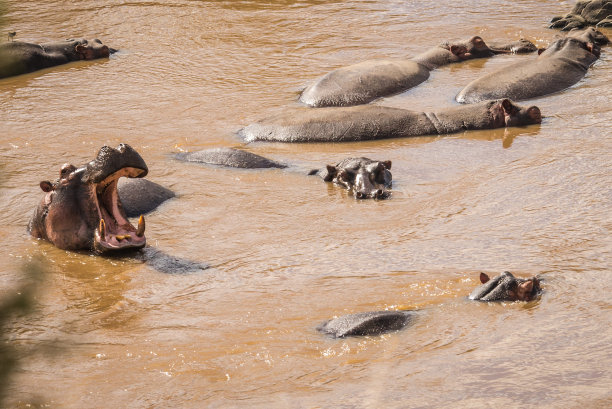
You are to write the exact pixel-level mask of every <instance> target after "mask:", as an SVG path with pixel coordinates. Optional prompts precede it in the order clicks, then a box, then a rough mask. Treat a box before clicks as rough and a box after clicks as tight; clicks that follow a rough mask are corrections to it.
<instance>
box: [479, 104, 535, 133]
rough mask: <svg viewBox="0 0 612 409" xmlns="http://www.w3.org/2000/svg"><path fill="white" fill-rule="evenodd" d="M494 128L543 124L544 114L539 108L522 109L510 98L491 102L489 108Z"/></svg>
mask: <svg viewBox="0 0 612 409" xmlns="http://www.w3.org/2000/svg"><path fill="white" fill-rule="evenodd" d="M489 112H490V114H491V119H492V121H493V124H494V128H503V127H508V126H524V125H533V124H539V123H542V114H541V112H540V108H538V107H537V106H535V105H534V106H530V107H529V108H522V107H520V106H518V105H515V104H514V103H513V102H512V101H510V100H509V99H508V98H504V99H500V100H497V101H491V107H490V108H489Z"/></svg>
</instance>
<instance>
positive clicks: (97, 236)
mask: <svg viewBox="0 0 612 409" xmlns="http://www.w3.org/2000/svg"><path fill="white" fill-rule="evenodd" d="M147 173H148V169H147V165H146V163H145V161H144V160H143V159H142V157H141V156H140V155H139V154H138V153H137V152H136V151H135V150H134V149H133V148H132V147H130V146H129V145H126V144H121V145H119V146H118V147H117V148H116V149H114V148H111V147H108V146H103V147H102V148H101V149H100V151H99V152H98V155H97V156H96V158H95V159H94V160H93V161H91V162H89V163H88V164H87V165H85V166H83V167H81V168H76V167H75V166H73V165H71V164H65V165H63V166H62V168H61V170H60V175H59V179H58V180H57V181H56V182H54V183H52V182H49V181H43V182H40V187H41V189H42V190H43V192H45V195H44V196H43V198H42V200H41V202H40V204H39V205H38V207H37V208H36V210H35V211H34V215H33V216H32V219H31V220H30V223H29V225H28V230H29V232H30V234H31V235H32V236H34V237H37V238H43V239H46V240H49V241H50V242H51V243H53V244H54V245H55V246H57V247H59V248H61V249H67V250H80V249H93V250H95V251H96V252H99V253H105V252H113V251H117V250H125V249H138V248H141V247H144V246H145V244H146V238H145V235H144V230H145V222H144V217H143V216H140V219H139V221H138V227H137V228H136V227H134V226H132V225H131V224H130V222H129V221H128V220H127V217H126V215H125V212H124V210H123V205H122V203H121V200H120V199H119V195H118V193H117V181H118V180H119V178H120V177H122V176H125V177H128V178H141V177H144V176H146V175H147Z"/></svg>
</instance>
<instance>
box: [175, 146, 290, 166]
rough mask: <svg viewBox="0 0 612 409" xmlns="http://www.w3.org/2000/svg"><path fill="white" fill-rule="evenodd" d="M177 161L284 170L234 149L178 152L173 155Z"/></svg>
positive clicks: (268, 161)
mask: <svg viewBox="0 0 612 409" xmlns="http://www.w3.org/2000/svg"><path fill="white" fill-rule="evenodd" d="M174 157H175V158H176V159H178V160H181V161H185V162H197V163H206V164H209V165H218V166H227V167H232V168H244V169H257V168H286V167H287V165H284V164H282V163H279V162H275V161H273V160H270V159H268V158H264V157H263V156H260V155H257V154H255V153H252V152H248V151H243V150H241V149H234V148H214V149H206V150H203V151H196V152H180V153H177V154H175V155H174Z"/></svg>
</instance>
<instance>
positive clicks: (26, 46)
mask: <svg viewBox="0 0 612 409" xmlns="http://www.w3.org/2000/svg"><path fill="white" fill-rule="evenodd" d="M115 51H116V50H114V49H112V48H109V47H108V46H106V45H104V44H102V42H101V41H100V40H98V39H95V40H91V41H90V40H86V39H83V38H81V39H70V40H66V41H58V42H54V43H44V44H32V43H25V42H22V41H13V42H9V43H5V44H0V78H5V77H11V76H14V75H21V74H25V73H28V72H32V71H37V70H41V69H43V68H49V67H54V66H56V65H61V64H66V63H69V62H71V61H78V60H94V59H97V58H108V57H109V55H110V54H111V53H113V52H115Z"/></svg>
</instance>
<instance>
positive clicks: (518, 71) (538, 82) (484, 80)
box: [456, 29, 607, 104]
mask: <svg viewBox="0 0 612 409" xmlns="http://www.w3.org/2000/svg"><path fill="white" fill-rule="evenodd" d="M605 40H607V38H606V37H605V36H604V35H603V34H602V33H600V32H598V31H596V30H592V29H591V30H589V31H584V32H573V33H571V35H569V36H567V37H565V38H561V39H558V40H556V41H554V42H553V43H552V44H551V45H550V46H549V47H548V48H547V49H546V50H544V51H543V52H541V54H540V55H538V57H537V58H535V59H530V60H528V61H521V62H518V63H515V64H511V65H508V66H506V67H502V68H500V69H498V70H496V71H493V72H491V73H489V74H487V75H484V76H482V77H480V78H478V79H476V80H474V81H472V82H471V83H469V84H468V85H467V86H466V87H465V88H464V89H463V90H461V92H459V94H458V95H457V98H456V99H457V101H458V102H461V103H468V104H471V103H475V102H480V101H484V100H489V99H495V98H511V99H514V100H524V99H530V98H536V97H540V96H543V95H547V94H552V93H554V92H558V91H561V90H564V89H566V88H568V87H570V86H571V85H574V84H575V83H577V82H578V81H580V80H581V79H582V77H584V75H585V74H586V72H587V70H588V69H589V67H590V66H591V64H593V63H594V62H595V61H596V60H597V59H598V58H599V50H600V49H599V45H598V43H601V42H603V41H605Z"/></svg>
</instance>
